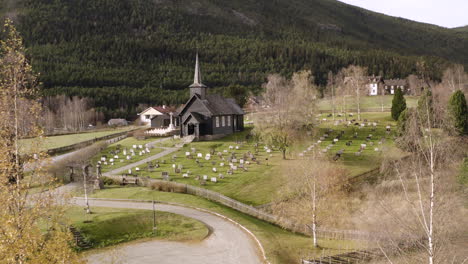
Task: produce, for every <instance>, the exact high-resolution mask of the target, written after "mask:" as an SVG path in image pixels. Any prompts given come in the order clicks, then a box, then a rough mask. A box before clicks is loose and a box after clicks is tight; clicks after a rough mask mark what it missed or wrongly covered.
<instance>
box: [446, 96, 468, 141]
mask: <svg viewBox="0 0 468 264" xmlns="http://www.w3.org/2000/svg"><path fill="white" fill-rule="evenodd" d="M448 110H449V111H448V113H449V118H450V120H451V121H452V124H453V128H454V129H455V131H456V133H457V134H459V135H466V134H468V108H467V105H466V98H465V95H464V94H463V92H462V91H460V90H458V91H456V92H455V93H453V95H452V96H451V97H450V101H449V105H448Z"/></svg>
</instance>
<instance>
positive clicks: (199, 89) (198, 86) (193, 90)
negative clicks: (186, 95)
mask: <svg viewBox="0 0 468 264" xmlns="http://www.w3.org/2000/svg"><path fill="white" fill-rule="evenodd" d="M189 88H190V98H192V96H194V95H195V94H198V95H199V96H200V98H201V99H205V96H206V89H207V88H208V87H207V86H206V85H204V84H202V78H201V72H200V63H199V61H198V53H197V56H196V61H195V75H194V77H193V84H192V85H190V86H189Z"/></svg>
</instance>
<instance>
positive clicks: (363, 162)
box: [302, 112, 405, 177]
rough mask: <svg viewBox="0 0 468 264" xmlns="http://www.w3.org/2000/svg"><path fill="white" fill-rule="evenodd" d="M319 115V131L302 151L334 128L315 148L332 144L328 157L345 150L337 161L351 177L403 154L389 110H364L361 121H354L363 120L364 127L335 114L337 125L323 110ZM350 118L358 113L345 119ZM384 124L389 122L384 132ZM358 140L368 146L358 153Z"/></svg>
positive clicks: (385, 125)
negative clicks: (348, 122)
mask: <svg viewBox="0 0 468 264" xmlns="http://www.w3.org/2000/svg"><path fill="white" fill-rule="evenodd" d="M323 118H325V119H327V121H323ZM320 119H322V123H321V124H320V125H319V133H318V135H317V136H316V137H314V139H313V140H312V141H309V142H307V143H308V144H307V145H306V146H304V147H303V148H302V151H304V150H305V149H307V148H308V146H311V145H312V143H315V142H317V141H318V140H319V139H320V137H323V136H324V135H325V134H326V133H327V131H328V130H329V129H333V130H334V131H333V132H332V133H329V137H328V138H325V139H324V140H322V143H320V144H319V145H317V146H316V147H314V148H318V149H319V150H320V151H322V150H324V149H325V148H326V147H327V146H332V147H331V148H330V150H328V151H327V153H326V155H328V156H329V157H330V159H332V158H333V157H334V156H335V155H336V153H337V152H338V151H339V150H344V153H343V154H342V155H341V158H340V159H339V160H337V161H336V163H338V164H340V165H341V166H343V167H344V168H345V169H347V170H348V172H349V174H350V176H351V177H352V176H356V175H358V174H361V173H364V172H367V171H369V170H372V169H375V168H378V167H379V166H380V164H381V162H382V160H383V159H384V158H390V159H392V158H394V159H396V158H399V157H401V156H402V155H404V154H405V153H403V152H402V151H401V150H399V149H398V148H396V147H395V146H394V135H395V129H396V122H395V121H393V120H392V119H391V117H390V113H388V112H384V113H381V112H378V113H363V114H362V119H363V121H362V122H358V121H356V122H357V123H365V125H366V126H365V127H360V126H356V125H354V123H356V122H353V124H352V125H350V126H347V125H346V122H345V121H344V117H337V118H335V121H336V120H341V121H342V122H341V123H340V124H338V125H335V121H332V120H330V117H328V115H327V114H322V115H321V117H320ZM352 119H357V117H356V116H354V117H348V120H352ZM364 120H367V122H364ZM369 122H370V123H374V122H376V123H377V126H376V127H375V128H374V126H373V124H371V126H369ZM387 126H390V133H387V132H386V127H387ZM341 131H344V134H343V136H342V137H341V138H340V139H339V141H338V142H336V143H335V144H333V140H334V138H335V137H336V136H338V135H339V134H340V133H341ZM355 133H357V136H356V137H355V136H354V135H355ZM369 135H372V137H371V139H370V140H369V141H367V140H366V137H368V136H369ZM349 141H352V142H351V144H350V146H347V145H346V143H347V142H349ZM361 144H366V145H367V147H366V148H365V149H364V150H362V152H361V154H360V155H359V156H357V155H356V152H358V151H359V149H360V146H361ZM376 149H378V151H376ZM306 155H307V152H306Z"/></svg>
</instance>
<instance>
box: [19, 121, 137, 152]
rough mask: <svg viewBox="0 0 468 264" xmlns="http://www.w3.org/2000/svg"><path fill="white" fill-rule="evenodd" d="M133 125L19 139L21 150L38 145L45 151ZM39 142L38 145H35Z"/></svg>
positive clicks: (114, 132) (128, 128)
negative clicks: (40, 137)
mask: <svg viewBox="0 0 468 264" xmlns="http://www.w3.org/2000/svg"><path fill="white" fill-rule="evenodd" d="M134 128H135V127H123V128H115V129H108V130H104V131H98V132H83V133H77V134H70V135H63V136H51V137H44V138H43V139H37V138H32V139H23V140H21V141H20V144H21V145H22V148H23V150H24V151H23V152H26V153H29V151H28V150H29V149H32V148H34V149H36V148H37V147H39V149H40V150H42V151H45V150H49V149H54V148H60V147H65V146H68V145H73V144H76V143H80V142H83V141H87V140H91V139H94V138H99V137H104V136H108V135H112V134H117V133H120V132H124V131H129V130H132V129H134ZM37 144H40V146H37Z"/></svg>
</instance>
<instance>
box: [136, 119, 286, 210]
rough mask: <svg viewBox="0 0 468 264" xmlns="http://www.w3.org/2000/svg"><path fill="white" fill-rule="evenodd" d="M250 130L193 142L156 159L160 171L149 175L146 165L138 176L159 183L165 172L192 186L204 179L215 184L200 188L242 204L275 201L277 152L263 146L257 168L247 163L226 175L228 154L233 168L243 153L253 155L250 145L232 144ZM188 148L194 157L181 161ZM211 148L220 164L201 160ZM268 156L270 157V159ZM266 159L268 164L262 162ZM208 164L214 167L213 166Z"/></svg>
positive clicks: (207, 184) (252, 148)
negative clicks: (186, 175)
mask: <svg viewBox="0 0 468 264" xmlns="http://www.w3.org/2000/svg"><path fill="white" fill-rule="evenodd" d="M250 129H251V128H247V129H246V131H244V132H241V133H236V134H234V135H231V136H228V137H225V138H223V139H219V140H214V141H209V142H193V143H191V144H189V145H186V146H185V147H184V148H182V149H181V150H179V151H177V152H175V153H173V154H171V155H169V156H167V157H164V158H162V159H160V160H159V162H160V166H161V167H160V168H157V169H154V171H153V172H150V171H148V169H147V166H146V165H145V166H140V169H141V172H140V175H141V176H150V177H152V178H157V179H161V178H162V172H168V173H169V175H170V177H171V179H172V180H173V181H176V182H180V183H186V184H190V185H195V186H200V181H197V180H196V179H195V177H196V176H197V175H198V176H200V177H203V175H207V176H208V179H210V178H211V177H217V178H218V182H217V183H213V182H210V181H209V180H208V181H206V185H205V186H203V187H204V188H207V189H210V190H213V191H216V192H220V193H222V194H224V195H226V196H229V197H231V198H233V199H236V200H238V201H241V202H243V203H246V204H251V205H261V204H265V203H269V202H271V200H272V199H273V198H274V197H275V194H276V190H277V189H278V187H279V186H281V185H282V184H283V182H282V179H281V177H277V176H278V173H279V171H278V167H279V164H280V163H281V162H282V160H281V156H280V153H279V152H277V151H273V152H272V153H267V152H266V151H265V149H264V148H263V145H261V146H260V147H259V148H258V149H259V152H258V155H256V158H257V160H259V161H260V164H256V163H253V162H252V161H250V162H251V163H250V165H246V167H247V171H243V170H242V169H240V168H239V169H238V170H235V171H233V175H229V174H228V173H227V171H228V170H229V162H228V161H227V158H228V154H229V153H234V154H235V155H236V157H237V159H238V162H237V163H236V164H237V165H239V160H240V159H241V158H242V156H243V154H244V153H247V152H248V151H250V152H251V153H255V147H254V143H253V142H244V143H243V144H237V143H236V141H245V140H244V139H245V136H246V135H247V134H248V133H249V131H250ZM230 146H233V147H234V149H230V148H229V147H230ZM236 146H239V149H236V148H235V147H236ZM191 148H195V149H196V151H195V153H196V154H195V155H194V158H193V159H188V158H186V157H185V153H186V152H191ZM212 148H215V149H216V152H222V153H223V157H224V159H225V160H224V161H223V160H222V159H220V158H219V157H218V156H217V155H216V154H215V155H212V158H211V160H209V161H207V160H205V158H204V157H205V155H206V154H207V153H209V152H210V149H212ZM225 150H226V151H227V152H226V153H225V152H224V151H225ZM197 153H202V154H203V158H197ZM270 154H272V155H273V156H272V157H270ZM173 155H176V157H175V159H174V160H172V157H173ZM267 158H268V161H267V160H266V159H267ZM196 159H198V160H199V162H200V165H201V166H199V165H198V164H197V163H196ZM163 160H165V163H163ZM212 162H214V163H215V164H214V165H213V164H212ZM221 163H224V166H221ZM173 164H176V166H179V165H182V166H183V169H182V171H181V173H175V170H174V169H173V168H172V165H173ZM213 168H216V169H217V172H213ZM187 171H190V174H189V178H183V174H184V173H186V172H187ZM220 173H221V174H223V175H224V176H225V178H224V179H220V178H219V174H220Z"/></svg>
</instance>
